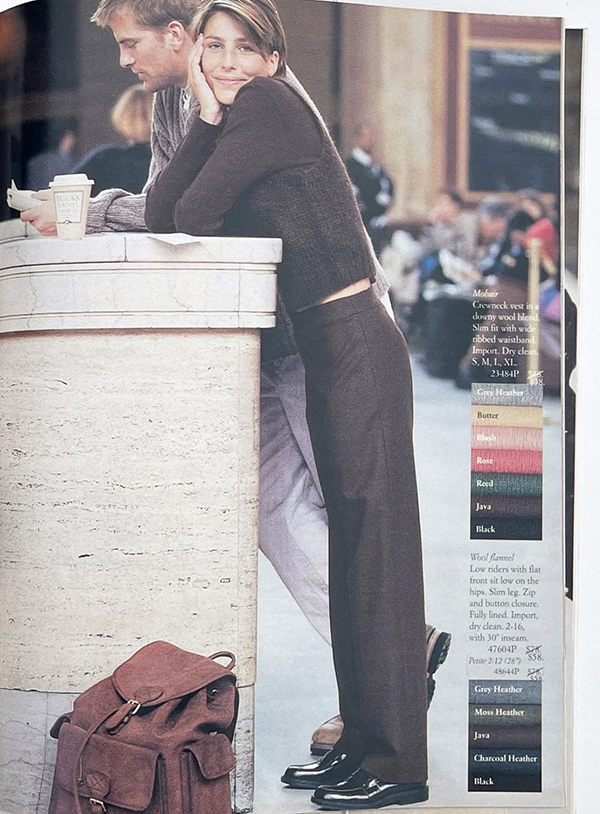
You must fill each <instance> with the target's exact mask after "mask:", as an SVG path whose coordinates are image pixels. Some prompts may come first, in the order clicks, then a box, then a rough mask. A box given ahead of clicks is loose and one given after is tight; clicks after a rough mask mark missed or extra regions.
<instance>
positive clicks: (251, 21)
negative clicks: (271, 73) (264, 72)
mask: <svg viewBox="0 0 600 814" xmlns="http://www.w3.org/2000/svg"><path fill="white" fill-rule="evenodd" d="M218 11H222V12H224V13H225V14H229V15H230V16H231V17H233V18H234V19H235V20H237V22H238V23H239V24H240V25H241V26H242V28H243V29H244V31H246V33H247V34H248V36H249V37H250V39H251V41H252V42H253V43H254V44H255V45H256V47H257V48H258V49H259V50H260V51H261V53H263V54H272V53H273V52H274V51H277V53H278V54H279V64H278V66H277V70H276V71H275V75H276V76H283V75H284V74H285V70H286V63H287V44H286V39H285V31H284V30H283V24H282V22H281V17H280V16H279V12H278V11H277V7H276V6H275V4H274V3H273V2H272V0H204V2H203V3H202V4H201V6H200V8H199V10H198V13H197V14H196V16H195V17H194V20H193V22H192V26H191V33H192V36H193V37H198V36H199V35H200V34H202V32H203V31H204V27H205V26H206V23H207V22H208V21H209V19H210V18H211V17H212V16H213V14H216V13H217V12H218Z"/></svg>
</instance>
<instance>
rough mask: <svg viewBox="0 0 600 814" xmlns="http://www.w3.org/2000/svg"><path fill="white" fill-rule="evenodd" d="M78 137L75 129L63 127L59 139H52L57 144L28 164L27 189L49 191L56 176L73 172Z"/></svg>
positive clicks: (35, 156)
mask: <svg viewBox="0 0 600 814" xmlns="http://www.w3.org/2000/svg"><path fill="white" fill-rule="evenodd" d="M76 141H77V137H76V134H75V128H74V127H71V126H66V127H65V126H64V125H63V126H62V127H61V129H60V130H59V135H58V139H56V136H55V137H54V138H51V142H54V143H55V146H52V147H51V148H50V149H49V150H44V151H43V152H41V153H38V154H37V155H34V156H33V157H32V158H30V159H29V161H28V162H27V169H26V172H25V185H26V186H27V189H33V190H37V189H47V187H48V184H49V183H50V181H53V180H54V177H55V176H56V175H66V174H67V173H70V172H73V167H74V166H75V157H74V154H73V152H74V150H75V144H76Z"/></svg>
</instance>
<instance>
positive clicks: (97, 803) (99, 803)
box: [90, 797, 106, 814]
mask: <svg viewBox="0 0 600 814" xmlns="http://www.w3.org/2000/svg"><path fill="white" fill-rule="evenodd" d="M90 803H91V804H92V805H96V806H100V808H101V809H102V811H103V812H104V814H106V806H105V805H104V803H103V802H102V800H96V798H95V797H90Z"/></svg>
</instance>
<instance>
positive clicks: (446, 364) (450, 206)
mask: <svg viewBox="0 0 600 814" xmlns="http://www.w3.org/2000/svg"><path fill="white" fill-rule="evenodd" d="M463 207H464V203H463V200H462V198H461V196H460V195H459V194H458V193H457V192H456V191H454V190H451V189H444V190H441V191H440V192H439V193H438V196H437V198H436V200H435V203H434V205H433V207H432V208H431V210H430V212H429V216H428V219H429V223H428V224H427V226H425V228H424V230H423V233H422V235H421V240H420V243H421V247H422V250H423V257H422V259H421V307H422V308H423V310H424V312H425V313H424V319H423V322H424V355H423V363H424V365H425V369H426V370H427V372H428V373H429V374H430V375H431V376H435V377H438V378H443V379H452V378H454V377H455V376H456V374H457V372H458V366H459V363H460V360H461V359H462V357H463V356H464V354H465V353H466V351H467V349H468V348H469V346H470V344H471V339H472V324H473V320H472V296H473V285H474V284H475V283H476V282H477V281H478V280H479V274H478V272H477V271H476V269H475V260H476V236H477V229H476V224H475V219H474V218H473V217H472V216H470V215H468V214H467V213H465V212H464V211H463Z"/></svg>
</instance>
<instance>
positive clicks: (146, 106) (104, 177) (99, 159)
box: [73, 84, 152, 195]
mask: <svg viewBox="0 0 600 814" xmlns="http://www.w3.org/2000/svg"><path fill="white" fill-rule="evenodd" d="M110 120H111V122H112V126H113V127H114V128H115V130H116V131H117V133H118V134H119V135H120V136H122V137H123V139H124V140H125V142H126V144H125V145H122V146H117V145H113V144H105V145H102V146H101V147H96V149H95V150H92V151H91V152H89V153H88V154H87V155H86V156H85V157H84V158H83V159H82V160H81V161H80V162H79V164H77V166H76V167H75V168H74V169H73V172H85V173H86V174H87V176H88V178H91V179H93V181H94V186H93V187H92V195H97V194H98V193H99V192H102V190H104V189H115V188H116V189H124V190H127V192H133V193H137V192H141V191H142V188H143V186H144V184H145V183H146V180H147V178H148V170H149V168H150V160H151V158H152V152H151V150H150V132H151V127H152V94H151V93H149V92H148V91H147V90H145V89H144V86H143V85H142V84H139V85H132V86H131V87H130V88H127V90H125V91H124V92H123V93H122V94H121V95H120V96H119V98H118V99H117V101H116V103H115V105H114V107H113V109H112V110H111V113H110Z"/></svg>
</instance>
